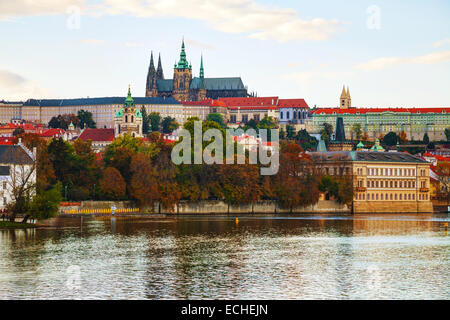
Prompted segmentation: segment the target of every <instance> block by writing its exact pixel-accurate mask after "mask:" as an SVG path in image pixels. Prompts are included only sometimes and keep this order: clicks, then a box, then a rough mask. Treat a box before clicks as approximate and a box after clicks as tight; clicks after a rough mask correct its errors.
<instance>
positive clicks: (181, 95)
mask: <svg viewBox="0 0 450 320" xmlns="http://www.w3.org/2000/svg"><path fill="white" fill-rule="evenodd" d="M191 81H192V66H191V65H190V64H189V63H188V61H187V60H186V52H185V51H184V39H183V43H182V45H181V53H180V61H178V64H176V63H175V66H174V70H173V97H174V98H175V99H177V100H179V101H186V100H189V87H190V85H191Z"/></svg>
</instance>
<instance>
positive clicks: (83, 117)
mask: <svg viewBox="0 0 450 320" xmlns="http://www.w3.org/2000/svg"><path fill="white" fill-rule="evenodd" d="M78 119H79V120H80V127H81V129H84V128H85V127H86V128H95V127H96V125H95V121H94V120H93V119H92V113H91V112H89V111H86V110H83V109H81V110H78Z"/></svg>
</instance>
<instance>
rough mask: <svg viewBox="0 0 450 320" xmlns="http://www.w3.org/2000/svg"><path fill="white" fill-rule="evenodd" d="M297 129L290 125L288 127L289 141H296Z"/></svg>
mask: <svg viewBox="0 0 450 320" xmlns="http://www.w3.org/2000/svg"><path fill="white" fill-rule="evenodd" d="M295 134H296V132H295V128H294V127H293V126H291V125H290V124H288V125H286V136H287V138H288V139H294V137H295Z"/></svg>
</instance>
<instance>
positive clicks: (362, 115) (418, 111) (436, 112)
mask: <svg viewBox="0 0 450 320" xmlns="http://www.w3.org/2000/svg"><path fill="white" fill-rule="evenodd" d="M351 101H352V100H351V97H350V91H349V89H348V88H347V90H346V89H345V87H344V88H343V89H342V93H341V97H340V102H339V107H338V108H316V109H313V110H312V112H311V116H312V119H311V120H309V121H308V123H307V130H308V131H309V132H311V133H319V132H320V130H321V129H323V124H324V123H328V124H331V125H332V126H333V128H334V125H335V124H336V119H337V118H338V117H341V118H342V119H343V121H344V124H345V130H346V131H345V133H346V136H347V137H353V138H356V137H354V134H353V132H352V126H353V125H355V124H359V125H361V131H362V132H363V133H364V132H366V133H367V134H368V136H369V139H370V140H372V141H375V140H376V139H377V138H380V136H383V135H386V134H387V133H389V132H391V131H392V132H395V133H397V134H399V133H400V132H402V131H404V132H405V133H406V138H407V139H408V140H416V141H418V140H422V139H423V136H424V135H425V133H426V134H427V135H428V137H429V138H430V140H432V141H438V140H446V136H445V133H444V131H445V129H446V128H448V127H450V108H445V107H439V108H354V107H352V102H351Z"/></svg>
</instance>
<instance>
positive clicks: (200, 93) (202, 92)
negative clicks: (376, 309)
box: [197, 55, 206, 101]
mask: <svg viewBox="0 0 450 320" xmlns="http://www.w3.org/2000/svg"><path fill="white" fill-rule="evenodd" d="M204 99H206V85H205V70H204V69H203V55H202V57H201V60H200V86H199V89H198V96H197V100H198V101H202V100H204Z"/></svg>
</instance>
